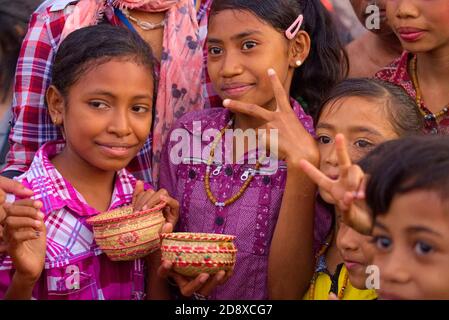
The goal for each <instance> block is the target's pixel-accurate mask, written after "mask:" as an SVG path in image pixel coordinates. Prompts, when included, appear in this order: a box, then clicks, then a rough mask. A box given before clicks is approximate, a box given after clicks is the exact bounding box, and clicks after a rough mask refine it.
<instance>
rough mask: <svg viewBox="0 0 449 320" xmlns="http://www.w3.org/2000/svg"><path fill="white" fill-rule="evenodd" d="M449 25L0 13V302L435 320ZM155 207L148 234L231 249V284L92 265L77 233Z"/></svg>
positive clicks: (97, 9) (408, 1)
mask: <svg viewBox="0 0 449 320" xmlns="http://www.w3.org/2000/svg"><path fill="white" fill-rule="evenodd" d="M348 10H350V11H348ZM448 18H449V2H447V1H446V0H433V1H432V2H431V3H430V2H429V1H426V0H388V1H387V0H350V1H329V0H196V1H195V0H139V1H137V0H78V1H73V0H47V1H36V0H34V1H33V0H17V1H2V0H0V69H1V74H0V151H1V152H0V156H1V159H0V160H1V161H0V163H1V164H2V166H3V169H2V172H1V177H0V257H1V258H0V297H1V298H4V299H31V298H33V299H69V300H74V299H82V300H103V299H106V300H109V299H127V300H130V299H214V300H215V299H219V300H221V299H225V300H265V299H305V300H327V299H331V300H373V299H449V280H448V281H445V280H444V279H445V278H446V274H445V270H446V269H447V267H449V241H448V239H446V237H449V216H448V213H447V212H446V210H447V205H446V202H447V200H448V199H447V197H446V190H447V189H446V187H449V138H448V137H447V136H446V133H447V130H448V129H447V128H449V96H448V94H447V92H449V25H448V23H447V21H448ZM355 26H357V27H355ZM365 29H366V30H365ZM228 133H231V134H230V135H229V134H228ZM251 133H254V141H253V142H254V143H251V139H250V138H251V137H250V136H251ZM241 136H243V140H240V138H241ZM242 141H243V142H242ZM240 142H242V143H240ZM267 150H270V151H269V152H268V153H267V152H266V151H267ZM273 163H275V165H274V166H273V165H272V164H273ZM446 170H448V171H446ZM161 201H162V202H164V203H166V207H165V208H164V215H165V219H166V223H165V224H164V226H163V227H162V230H161V232H195V233H215V234H229V235H234V236H236V239H235V245H236V247H237V250H238V251H237V258H236V264H235V266H234V268H233V270H231V271H227V272H225V271H223V270H222V271H220V272H218V273H216V274H208V273H201V274H199V275H198V276H196V277H192V278H191V277H186V276H183V275H181V274H178V273H177V272H176V271H175V270H174V268H173V263H172V262H170V261H166V260H163V259H162V258H161V253H160V251H156V252H154V253H152V254H150V255H148V256H147V257H145V258H142V259H137V260H134V261H127V262H114V261H111V260H110V259H108V258H107V256H106V255H105V254H104V253H103V252H102V251H101V250H100V249H99V247H98V245H97V244H96V242H95V237H94V234H93V231H92V227H91V226H90V225H89V224H88V223H87V222H86V220H87V219H88V218H90V217H92V216H95V215H98V214H99V213H101V212H106V211H110V210H113V209H116V208H119V207H122V206H125V205H133V206H134V210H136V211H139V210H141V209H144V208H151V207H152V206H155V205H156V204H158V203H160V202H161ZM74 267H75V268H76V270H78V271H77V272H78V273H79V283H78V284H77V285H76V286H67V285H66V283H67V278H68V277H70V276H71V275H72V272H73V270H74V269H73V268H74ZM373 267H374V268H373ZM372 270H374V272H377V273H378V277H377V278H378V281H377V280H376V279H377V278H376V277H375V278H374V281H372V278H370V274H371V273H370V272H371V271H372Z"/></svg>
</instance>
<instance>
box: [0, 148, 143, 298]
mask: <svg viewBox="0 0 449 320" xmlns="http://www.w3.org/2000/svg"><path fill="white" fill-rule="evenodd" d="M63 146H64V142H61V141H55V142H48V143H46V144H44V145H43V146H42V147H41V148H40V149H39V150H38V151H37V153H36V155H35V157H34V159H33V162H32V163H31V166H30V168H29V170H28V171H27V172H25V173H24V174H22V175H21V176H20V177H17V180H18V181H20V182H22V184H24V185H25V186H26V187H28V188H30V189H32V190H33V191H34V199H37V200H41V201H42V202H43V204H44V207H43V209H42V212H43V213H44V214H45V218H44V221H45V225H46V228H47V251H46V257H45V267H44V270H43V272H42V275H41V278H40V279H39V281H38V282H37V283H36V286H35V287H34V290H33V298H35V299H39V300H40V299H58V300H65V299H67V300H75V299H82V300H103V299H143V298H144V296H145V282H144V275H145V272H144V263H143V261H142V260H135V261H124V262H113V261H111V260H109V259H108V258H107V257H106V255H105V254H104V253H102V251H101V250H100V249H99V248H98V246H97V244H96V242H95V240H94V236H93V232H92V227H91V226H90V225H89V224H87V223H86V219H87V218H89V217H91V216H93V215H96V214H98V213H99V212H98V211H97V210H95V209H94V208H92V207H90V206H89V205H88V204H87V203H86V201H85V200H84V198H83V196H82V195H81V194H80V193H78V192H77V191H76V190H75V188H73V186H72V185H71V184H70V183H69V182H68V181H67V180H65V179H64V177H62V176H61V174H60V173H59V172H58V171H57V170H56V168H55V167H54V166H53V164H52V163H51V161H50V159H51V158H52V157H53V156H54V155H55V154H57V153H58V152H59V151H60V150H62V148H63ZM135 183H136V179H135V178H134V177H133V176H132V175H131V174H129V173H128V172H127V171H126V170H125V169H122V170H120V171H119V172H117V177H116V181H115V188H114V191H113V195H112V199H111V204H110V207H109V210H112V209H115V208H118V207H121V206H124V205H127V204H129V203H130V202H131V199H132V194H133V190H134V186H135ZM149 187H150V186H149V185H146V188H149ZM12 200H14V196H12V195H8V201H12ZM13 274H14V266H13V264H12V260H11V258H10V257H9V256H7V255H0V297H3V296H4V294H5V293H6V290H7V289H8V286H9V284H10V281H11V279H12V276H13Z"/></svg>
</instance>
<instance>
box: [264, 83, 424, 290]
mask: <svg viewBox="0 0 449 320" xmlns="http://www.w3.org/2000/svg"><path fill="white" fill-rule="evenodd" d="M348 114H351V117H348V116H347V115H348ZM317 119H318V121H317V125H316V131H317V140H318V150H317V152H319V158H320V162H319V168H320V170H321V171H322V172H323V173H322V174H319V175H317V174H316V175H314V174H313V173H315V172H316V169H315V170H313V169H314V166H313V165H312V164H310V163H309V165H308V166H306V167H304V166H302V167H301V165H300V162H301V161H300V160H301V159H300V158H296V166H295V170H296V171H297V172H301V171H303V172H304V173H305V174H307V175H308V176H309V177H310V178H311V179H312V180H313V181H315V183H317V184H318V186H319V187H320V190H319V191H320V195H321V198H322V200H319V201H318V203H317V207H316V209H315V210H316V216H315V235H314V237H315V242H317V241H319V240H320V239H325V238H327V241H326V243H327V245H326V244H325V245H324V246H322V248H321V250H318V249H320V248H319V247H315V248H314V252H315V253H317V254H316V255H317V259H318V262H319V264H318V265H317V270H316V271H317V272H316V274H315V275H314V276H313V280H312V281H313V285H312V286H311V288H310V289H309V292H308V294H307V295H306V296H305V298H311V299H323V298H324V299H327V297H328V294H329V291H331V292H335V293H336V294H337V295H338V293H340V298H344V299H348V298H360V297H373V295H372V293H363V292H359V291H358V290H357V289H355V288H353V287H352V286H356V287H357V288H360V289H363V288H364V287H363V285H364V281H361V279H362V278H361V276H363V275H364V274H363V271H364V270H363V269H362V268H361V266H362V265H363V264H365V263H366V262H367V261H368V258H367V257H364V256H363V254H362V252H361V244H362V243H363V242H364V241H365V239H363V238H362V236H361V235H360V237H359V239H358V240H357V239H356V241H354V237H355V234H354V232H353V231H352V230H349V227H348V226H346V225H343V223H342V221H348V220H349V219H340V216H342V212H341V211H339V210H338V209H337V208H336V209H335V214H336V218H334V214H330V213H328V214H327V215H326V214H323V213H322V211H323V210H324V209H325V208H323V205H324V206H325V207H327V208H328V209H329V210H330V211H331V212H332V211H334V208H333V205H337V204H338V203H337V202H336V201H335V200H334V197H333V195H332V193H331V192H330V191H329V188H331V187H332V186H334V184H336V183H338V182H339V179H341V178H340V175H341V173H340V170H341V167H339V166H338V157H337V155H338V153H337V145H336V136H337V134H344V135H345V136H346V137H347V141H348V142H347V145H348V150H349V155H348V156H347V158H350V159H352V160H353V161H358V160H359V159H361V158H362V157H363V156H364V155H365V154H367V153H368V152H369V151H370V150H371V149H372V148H373V147H374V146H375V145H377V144H379V143H381V142H382V141H385V140H390V139H395V138H397V137H399V136H403V135H407V134H410V133H415V132H418V131H419V130H420V129H421V128H422V121H421V118H420V117H419V114H418V112H417V111H416V109H415V108H414V103H413V100H411V99H410V98H409V97H408V96H407V95H406V94H405V92H403V90H402V89H401V88H399V87H396V86H394V85H391V84H388V83H383V82H380V81H377V80H370V79H350V80H346V81H344V82H342V83H341V84H339V85H337V86H336V87H335V89H334V90H333V91H332V92H331V94H330V96H329V97H328V98H327V99H326V100H325V102H324V103H323V105H322V108H321V109H320V110H319V112H318V117H317ZM293 125H295V124H294V123H292V124H290V125H288V126H285V131H291V130H292V129H291V128H289V127H292V126H293ZM278 128H279V129H280V131H282V130H283V129H282V127H278ZM280 135H281V133H280ZM281 136H282V135H281ZM341 144H342V142H340V146H341ZM287 145H288V146H289V148H288V149H286V150H285V152H287V153H293V152H294V151H293V150H297V149H299V148H302V146H301V145H300V144H299V143H298V142H295V138H294V136H292V138H291V139H290V141H289V143H287ZM315 148H316V147H315ZM345 170H346V168H345ZM292 172H293V169H292ZM333 180H336V181H335V182H333ZM295 188H297V186H295V185H294V184H292V190H289V189H288V188H287V189H286V191H285V194H284V198H283V205H285V208H291V209H290V210H285V211H282V210H281V213H280V217H279V220H278V222H277V225H276V230H275V233H274V236H273V242H272V244H271V252H270V268H269V279H270V289H271V290H270V294H271V297H272V298H274V299H299V298H302V297H303V296H304V293H305V292H306V291H307V287H308V282H309V281H310V278H309V279H307V278H306V276H305V275H304V274H303V272H302V270H303V269H298V265H299V264H300V262H299V259H300V251H299V250H301V248H302V245H301V242H300V241H304V239H302V236H301V235H299V234H298V232H295V230H297V229H298V228H299V227H300V225H299V222H298V220H297V219H298V218H297V216H298V210H297V209H296V208H297V206H298V203H299V202H298V200H296V199H295V198H294V197H288V195H289V194H292V192H294V191H293V190H295ZM337 191H338V190H337ZM323 200H324V201H323ZM312 210H313V209H312ZM302 214H304V215H307V214H308V215H311V211H309V212H303V213H302ZM332 220H334V221H335V223H333V224H334V227H333V228H331V230H329V227H330V224H331V221H332ZM341 226H343V227H341ZM339 227H340V229H339ZM339 230H341V233H339V232H338V231H339ZM349 231H350V232H349ZM323 242H324V241H323ZM354 243H356V245H355V246H354ZM348 244H350V245H348ZM348 252H349V253H348ZM340 255H342V256H340ZM344 258H346V259H347V261H344ZM351 259H352V260H351ZM286 261H288V263H287V262H286ZM344 262H348V263H347V265H348V266H350V267H349V268H348V271H349V280H350V282H348V284H347V285H346V288H347V289H346V291H344V292H343V290H342V285H341V284H342V282H343V279H345V277H346V275H347V274H348V272H347V271H346V266H339V265H340V264H341V263H344ZM354 262H357V264H355V263H354ZM309 263H311V264H312V265H313V262H312V260H309ZM351 263H352V264H351ZM353 267H354V268H353ZM298 270H301V272H298ZM335 271H337V273H336V272H335ZM361 271H362V273H361ZM310 277H312V276H311V275H310ZM331 278H332V279H334V280H335V281H336V280H337V279H340V285H338V286H332V288H331V280H332V279H331Z"/></svg>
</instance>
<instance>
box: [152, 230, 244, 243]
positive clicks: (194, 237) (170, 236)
mask: <svg viewBox="0 0 449 320" xmlns="http://www.w3.org/2000/svg"><path fill="white" fill-rule="evenodd" d="M161 239H167V240H180V241H234V240H235V236H233V235H229V234H218V233H193V232H172V233H161Z"/></svg>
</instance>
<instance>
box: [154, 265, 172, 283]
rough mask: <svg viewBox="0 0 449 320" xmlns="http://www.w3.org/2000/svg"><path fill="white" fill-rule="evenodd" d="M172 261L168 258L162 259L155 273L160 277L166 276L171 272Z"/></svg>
mask: <svg viewBox="0 0 449 320" xmlns="http://www.w3.org/2000/svg"><path fill="white" fill-rule="evenodd" d="M172 267H173V263H172V262H170V261H168V260H163V261H162V263H161V265H160V266H159V268H158V269H157V275H158V276H159V277H161V278H164V279H165V278H167V277H168V276H169V274H170V272H171V269H172Z"/></svg>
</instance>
